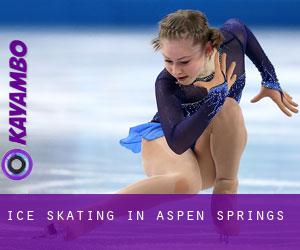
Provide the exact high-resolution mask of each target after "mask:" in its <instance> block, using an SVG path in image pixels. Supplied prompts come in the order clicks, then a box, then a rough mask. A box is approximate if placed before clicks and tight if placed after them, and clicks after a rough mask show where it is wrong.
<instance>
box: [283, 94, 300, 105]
mask: <svg viewBox="0 0 300 250" xmlns="http://www.w3.org/2000/svg"><path fill="white" fill-rule="evenodd" d="M283 96H284V97H285V98H286V100H287V101H288V103H289V104H291V105H292V106H294V107H298V104H297V103H295V102H294V101H292V99H293V98H292V97H291V96H290V95H289V94H288V93H286V92H283Z"/></svg>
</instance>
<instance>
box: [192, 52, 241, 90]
mask: <svg viewBox="0 0 300 250" xmlns="http://www.w3.org/2000/svg"><path fill="white" fill-rule="evenodd" d="M219 56H220V54H219V52H217V53H216V54H215V75H214V77H213V79H211V80H210V81H208V82H203V81H197V82H194V83H193V85H194V86H197V87H204V88H206V89H207V91H209V90H210V89H211V88H213V87H216V86H218V85H220V84H222V83H224V81H225V79H224V75H225V76H226V80H227V84H228V89H230V88H231V86H232V85H233V84H234V82H235V80H236V74H234V75H233V71H234V68H235V65H236V63H235V62H232V63H231V64H230V66H229V69H228V70H227V71H226V54H225V53H223V54H222V58H221V64H220V61H219ZM222 72H223V73H222ZM223 74H224V75H223Z"/></svg>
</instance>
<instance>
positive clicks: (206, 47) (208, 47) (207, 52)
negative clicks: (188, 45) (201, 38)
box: [204, 41, 213, 56]
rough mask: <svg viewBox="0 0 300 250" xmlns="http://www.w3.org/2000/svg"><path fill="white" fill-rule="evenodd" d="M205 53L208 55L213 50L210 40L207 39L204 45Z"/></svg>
mask: <svg viewBox="0 0 300 250" xmlns="http://www.w3.org/2000/svg"><path fill="white" fill-rule="evenodd" d="M204 51H205V55H206V56H210V55H211V54H212V52H213V46H212V44H211V41H208V42H207V43H206V45H205V47H204Z"/></svg>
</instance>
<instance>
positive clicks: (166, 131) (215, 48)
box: [118, 10, 298, 194]
mask: <svg viewBox="0 0 300 250" xmlns="http://www.w3.org/2000/svg"><path fill="white" fill-rule="evenodd" d="M152 44H153V46H154V49H155V50H160V51H161V53H162V55H163V57H164V61H165V68H164V69H163V70H162V72H161V73H160V74H159V75H158V77H157V79H156V82H155V92H156V101H157V108H158V113H157V114H156V115H155V116H154V118H153V119H152V121H151V122H148V123H145V124H141V125H138V126H135V127H133V128H131V129H130V132H129V136H128V137H127V138H125V139H122V140H121V141H120V143H121V145H123V146H125V147H127V148H129V149H131V150H132V151H133V152H135V153H136V152H140V151H141V155H142V163H143V167H144V170H145V172H146V174H147V175H148V177H149V178H147V179H144V180H141V181H139V182H137V183H135V184H132V185H129V186H128V187H126V188H124V189H122V190H120V191H119V192H118V193H119V194H133V193H139V194H148V193H151V194H160V193H168V194H179V193H181V194H189V193H198V192H199V191H200V190H203V189H207V188H210V187H213V193H214V194H234V193H237V188H238V169H239V163H240V159H241V156H242V153H243V150H244V148H245V145H246V141H247V132H246V127H245V124H244V119H243V115H242V111H241V108H240V106H239V102H240V99H241V95H242V91H243V88H244V85H245V55H247V56H248V57H249V58H250V60H251V61H252V62H253V63H254V64H255V66H256V67H257V69H258V70H259V72H260V74H261V77H262V83H261V89H260V92H259V94H258V95H257V96H255V97H254V98H253V99H252V100H251V102H257V101H259V100H260V99H262V98H264V97H270V98H271V99H272V100H273V101H274V102H275V103H276V104H277V105H278V107H279V108H280V109H281V111H282V112H283V113H284V114H286V115H287V116H291V112H293V113H297V112H298V110H297V108H296V107H297V106H298V105H297V104H296V103H295V102H294V101H293V100H292V97H291V96H290V95H288V94H287V93H286V92H284V91H283V90H282V89H281V87H280V84H279V82H278V80H277V77H276V73H275V70H274V68H273V65H272V64H271V62H270V60H269V59H268V57H267V56H266V54H265V53H264V51H263V49H262V47H261V46H260V44H259V42H258V41H257V39H256V38H255V36H254V35H253V33H252V32H251V31H250V29H249V28H248V27H247V26H246V25H245V24H243V23H242V22H241V21H239V20H237V19H230V20H228V21H226V22H225V23H224V25H223V26H222V27H221V28H220V29H214V28H210V27H209V26H208V23H207V20H206V17H205V16H204V14H203V13H201V12H200V11H193V10H178V11H176V12H174V13H171V14H169V15H168V16H167V17H165V18H164V19H163V20H161V22H160V23H159V35H158V37H157V38H155V39H154V40H153V42H152ZM218 54H220V55H222V60H221V71H222V72H223V74H225V73H227V81H226V79H225V78H224V77H223V76H222V73H221V71H219V69H218V68H216V67H218V61H215V63H214V58H215V57H216V56H218ZM226 55H227V60H226ZM225 62H226V64H227V65H226V64H225ZM226 68H227V69H228V71H227V72H226ZM224 81H225V82H224Z"/></svg>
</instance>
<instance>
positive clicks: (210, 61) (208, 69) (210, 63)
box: [198, 49, 217, 77]
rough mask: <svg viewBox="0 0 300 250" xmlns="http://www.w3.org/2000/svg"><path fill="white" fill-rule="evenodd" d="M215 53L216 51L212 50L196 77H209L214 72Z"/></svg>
mask: <svg viewBox="0 0 300 250" xmlns="http://www.w3.org/2000/svg"><path fill="white" fill-rule="evenodd" d="M216 53H217V50H216V49H214V50H213V52H212V54H211V56H210V57H207V58H206V60H205V63H204V67H203V69H202V70H201V72H200V73H199V75H198V77H205V76H209V75H211V74H212V73H213V72H215V62H214V59H215V54H216Z"/></svg>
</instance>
